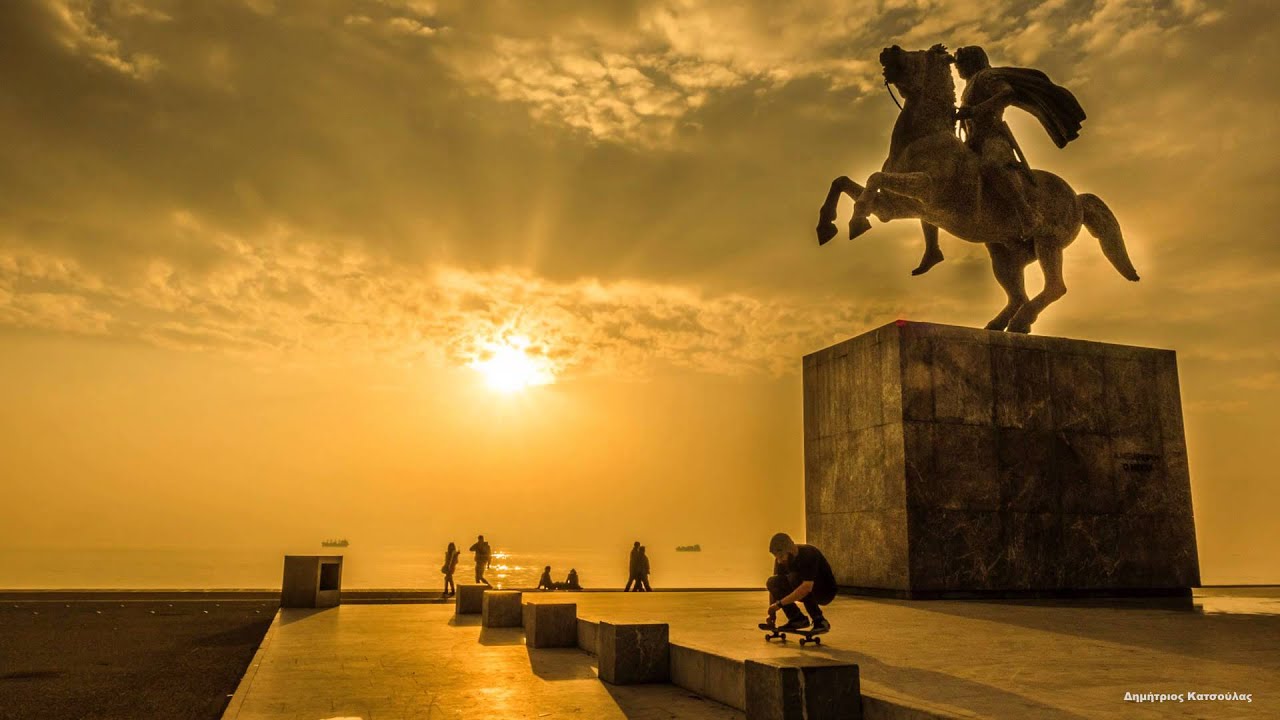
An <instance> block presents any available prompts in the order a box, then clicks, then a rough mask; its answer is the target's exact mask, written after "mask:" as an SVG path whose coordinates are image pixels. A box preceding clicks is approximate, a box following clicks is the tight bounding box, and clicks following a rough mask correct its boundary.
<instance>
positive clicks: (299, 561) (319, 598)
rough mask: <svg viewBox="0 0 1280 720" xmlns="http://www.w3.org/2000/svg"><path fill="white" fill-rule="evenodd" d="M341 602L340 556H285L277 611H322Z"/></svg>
mask: <svg viewBox="0 0 1280 720" xmlns="http://www.w3.org/2000/svg"><path fill="white" fill-rule="evenodd" d="M341 601H342V556H341V555H285V556H284V579H283V580H282V581H281V583H280V607H286V608H325V607H334V606H335V605H337V604H339V603H340V602H341Z"/></svg>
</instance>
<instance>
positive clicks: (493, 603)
mask: <svg viewBox="0 0 1280 720" xmlns="http://www.w3.org/2000/svg"><path fill="white" fill-rule="evenodd" d="M522 595H523V593H521V592H520V591H519V590H488V591H486V592H485V593H484V596H483V598H484V599H483V600H482V601H481V615H480V617H481V624H482V625H484V626H485V627H487V628H509V627H520V623H521V621H523V620H524V617H523V614H522V611H521V608H520V600H521V597H522Z"/></svg>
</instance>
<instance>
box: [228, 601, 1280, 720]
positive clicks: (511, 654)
mask: <svg viewBox="0 0 1280 720" xmlns="http://www.w3.org/2000/svg"><path fill="white" fill-rule="evenodd" d="M1249 595H1250V593H1248V592H1244V593H1240V592H1233V593H1213V592H1209V593H1207V595H1206V596H1205V597H1202V598H1199V599H1198V600H1197V603H1198V604H1197V605H1196V606H1191V605H1190V604H1189V603H1184V604H1181V605H1180V604H1178V603H1175V602H1170V601H1151V600H1120V601H1101V600H1098V601H1083V600H1080V601H1035V602H1032V601H1026V602H1018V601H1003V602H975V601H925V602H919V601H917V602H908V601H895V600H873V599H866V598H852V597H840V598H838V599H837V600H836V601H835V603H833V605H832V606H831V607H830V609H829V611H828V615H829V617H830V618H831V620H832V623H833V626H834V629H833V631H832V632H831V633H830V634H829V635H827V636H825V638H824V644H823V645H822V646H820V647H816V648H815V647H806V648H805V649H803V650H801V649H799V647H798V646H797V644H796V643H795V642H794V640H789V641H788V642H787V643H786V644H785V645H782V644H779V643H778V642H777V641H774V642H773V643H772V644H770V643H766V642H765V641H764V639H763V635H762V633H760V632H759V631H758V630H756V628H755V624H756V623H757V622H759V621H760V620H761V619H762V618H761V615H762V612H763V606H764V604H765V598H764V594H763V593H762V592H761V593H743V592H738V593H651V594H637V593H628V594H622V593H559V592H557V593H545V594H538V593H526V595H525V598H526V599H527V600H528V601H531V602H551V601H555V602H565V601H573V602H577V603H578V615H579V617H580V618H582V619H585V620H600V619H605V620H609V621H616V622H666V623H669V625H670V628H671V632H670V637H671V642H672V643H673V644H678V645H684V646H686V647H692V648H697V649H700V650H704V651H707V652H710V653H713V654H717V655H720V656H723V657H728V658H732V659H737V660H743V659H746V658H750V657H761V656H767V655H772V656H788V657H830V658H836V659H840V660H845V661H852V662H856V663H857V664H858V665H859V668H860V672H861V684H862V692H863V695H864V697H865V698H868V700H874V701H875V702H876V703H879V704H878V705H877V707H879V708H881V712H882V713H883V712H884V709H885V708H902V709H909V710H911V711H913V712H915V713H917V714H916V716H917V717H923V716H928V715H932V716H933V717H957V718H972V717H993V718H1029V717H1036V718H1131V717H1161V718H1167V717H1173V718H1219V717H1222V718H1235V717H1240V718H1252V717H1258V718H1261V717H1277V716H1280V652H1277V650H1276V644H1275V638H1277V637H1280V598H1278V597H1277V596H1276V593H1275V592H1274V591H1269V592H1267V591H1263V592H1258V593H1254V595H1257V596H1255V597H1250V596H1249ZM1189 691H1192V692H1203V693H1227V692H1239V693H1250V694H1252V696H1253V702H1252V703H1251V704H1250V703H1246V702H1211V701H1200V702H1196V701H1187V702H1182V703H1176V702H1174V703H1165V704H1135V703H1132V702H1125V700H1124V696H1125V693H1126V692H1130V693H1173V694H1178V693H1182V694H1185V693H1187V692H1189ZM868 715H869V716H871V715H872V713H868ZM224 717H225V718H227V720H266V719H268V718H270V719H271V720H284V719H286V718H287V719H288V720H302V719H306V720H322V719H326V718H361V719H362V720H387V719H388V718H502V717H515V718H518V717H530V718H539V717H546V718H558V717H590V718H592V720H595V719H596V718H624V717H625V718H738V717H742V715H741V713H739V712H738V711H736V710H734V709H732V708H729V707H727V706H724V705H720V704H717V703H714V702H712V701H709V700H705V699H700V698H697V697H696V696H692V695H691V694H690V693H689V692H687V691H684V690H681V689H679V688H676V687H673V686H670V685H652V686H632V687H614V686H609V685H605V684H604V683H601V682H599V681H598V680H597V679H596V668H595V662H594V658H592V657H591V656H590V655H588V654H586V653H583V652H581V651H578V650H572V649H566V650H534V649H528V648H526V647H525V646H524V644H523V634H522V631H521V630H519V629H514V630H493V629H485V630H483V631H482V629H481V628H480V627H479V625H478V616H464V617H463V618H462V619H461V622H458V621H455V619H454V616H453V614H452V607H451V606H441V605H359V606H350V605H348V606H342V607H339V608H335V609H331V610H322V611H300V610H285V611H281V613H280V614H279V615H278V616H277V618H276V622H275V624H274V625H273V627H272V630H271V631H270V632H269V633H268V636H267V640H266V643H265V645H264V647H263V649H262V650H261V651H260V652H259V655H258V657H257V658H256V659H255V661H254V664H253V665H252V666H251V667H250V669H249V671H248V673H247V675H246V677H245V680H244V681H242V683H241V687H240V689H239V690H238V691H237V693H236V697H235V698H234V699H233V701H232V703H231V705H230V706H229V708H228V710H227V713H226V715H225V716H224Z"/></svg>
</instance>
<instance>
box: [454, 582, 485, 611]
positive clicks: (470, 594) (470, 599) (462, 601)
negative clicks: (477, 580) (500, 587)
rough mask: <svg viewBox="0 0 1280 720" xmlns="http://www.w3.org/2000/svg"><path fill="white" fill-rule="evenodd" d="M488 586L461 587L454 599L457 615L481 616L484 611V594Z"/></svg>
mask: <svg viewBox="0 0 1280 720" xmlns="http://www.w3.org/2000/svg"><path fill="white" fill-rule="evenodd" d="M488 589H489V586H488V585H459V586H458V594H457V595H455V596H454V598H453V612H454V614H455V615H479V614H480V612H481V611H482V610H484V593H485V591H486V590H488Z"/></svg>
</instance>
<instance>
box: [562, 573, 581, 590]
mask: <svg viewBox="0 0 1280 720" xmlns="http://www.w3.org/2000/svg"><path fill="white" fill-rule="evenodd" d="M564 588H565V589H566V590H581V589H582V585H580V584H579V583H578V571H577V569H576V568H569V577H567V578H565V580H564Z"/></svg>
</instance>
